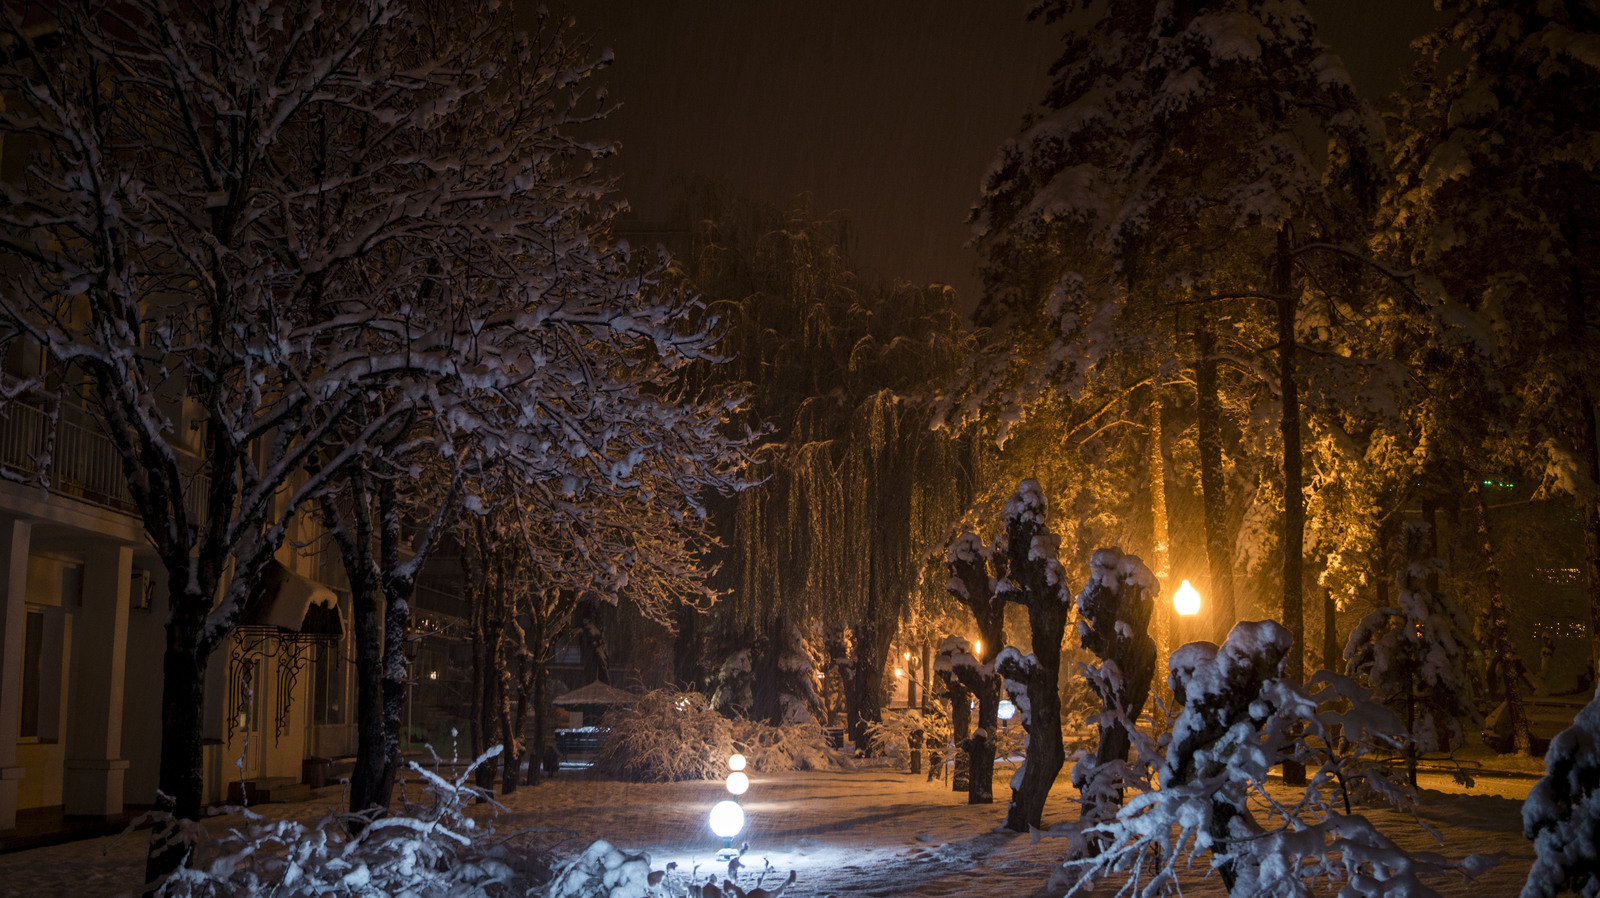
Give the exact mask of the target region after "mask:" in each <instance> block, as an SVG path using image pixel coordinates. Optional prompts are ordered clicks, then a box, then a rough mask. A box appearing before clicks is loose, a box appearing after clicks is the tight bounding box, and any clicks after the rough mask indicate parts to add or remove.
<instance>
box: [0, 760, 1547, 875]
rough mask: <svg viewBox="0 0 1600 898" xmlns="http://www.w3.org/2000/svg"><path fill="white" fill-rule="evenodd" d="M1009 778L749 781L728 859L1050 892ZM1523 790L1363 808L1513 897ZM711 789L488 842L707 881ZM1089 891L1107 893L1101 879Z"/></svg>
mask: <svg viewBox="0 0 1600 898" xmlns="http://www.w3.org/2000/svg"><path fill="white" fill-rule="evenodd" d="M1523 766H1528V767H1532V766H1534V762H1531V761H1525V762H1524V764H1523ZM1539 767H1540V769H1542V765H1539ZM1009 774H1010V771H1009V770H1001V771H1000V772H999V774H998V775H997V777H996V783H995V786H996V789H995V792H996V797H997V798H998V799H999V800H1000V801H1001V802H1002V803H997V804H993V805H981V806H970V805H968V804H966V796H965V794H964V793H960V794H958V793H954V792H951V791H950V787H949V785H948V784H947V783H942V782H939V781H935V782H932V783H929V782H927V781H926V779H925V777H924V776H912V775H909V774H905V773H901V772H897V771H892V770H886V769H882V768H866V769H859V770H853V771H840V772H827V773H816V772H807V773H789V774H782V775H777V776H764V775H755V776H752V777H751V786H750V791H749V793H748V794H746V795H745V797H744V807H745V810H746V812H747V814H748V821H749V822H748V823H747V825H746V831H745V833H744V835H742V836H741V837H740V838H739V839H738V840H736V844H737V843H738V842H743V841H748V842H749V848H748V850H747V852H746V854H745V856H744V858H743V859H742V863H743V865H744V867H745V871H746V874H747V875H746V876H744V877H743V880H744V882H745V885H746V886H747V887H748V886H749V885H750V884H751V883H753V881H754V877H753V876H752V875H749V874H750V873H753V872H754V873H759V871H760V870H761V869H762V868H763V866H764V865H765V864H768V863H770V864H771V865H772V868H773V872H772V874H771V875H769V877H768V880H767V886H768V887H769V888H771V887H772V886H774V885H776V884H777V883H779V882H781V881H782V879H783V877H785V876H787V875H788V871H789V870H791V869H792V870H795V871H797V873H798V879H797V881H796V882H795V884H794V885H793V886H792V887H791V888H790V889H789V890H788V891H787V892H786V893H785V894H786V895H788V896H827V895H839V896H843V895H864V896H900V895H907V896H912V895H923V896H995V895H1015V896H1035V895H1037V896H1044V895H1049V894H1050V893H1049V892H1047V891H1046V889H1045V883H1046V881H1047V880H1048V878H1049V876H1050V873H1051V870H1052V869H1053V868H1054V867H1055V866H1056V864H1057V863H1059V861H1060V860H1061V855H1062V852H1063V851H1064V850H1065V848H1066V842H1065V841H1063V840H1059V839H1049V838H1045V839H1040V840H1037V841H1035V840H1034V839H1032V838H1030V837H1029V836H1026V835H1015V834H1011V833H1006V832H996V831H995V827H996V824H998V822H999V821H1000V819H1001V818H1002V817H1003V815H1004V811H1005V805H1004V804H1003V801H1004V797H1003V796H1007V795H1009V792H1008V790H1007V789H1006V788H1005V779H1006V777H1008V776H1009ZM1532 784H1533V780H1532V779H1531V778H1528V777H1527V776H1521V777H1516V776H1509V777H1494V776H1483V777H1480V779H1479V781H1478V784H1477V786H1476V787H1475V788H1474V789H1472V790H1465V789H1463V788H1462V787H1460V786H1457V785H1455V784H1454V783H1453V782H1452V781H1451V780H1450V778H1449V777H1448V776H1445V775H1442V774H1432V773H1430V774H1424V775H1423V779H1422V786H1423V789H1424V792H1423V795H1422V805H1423V806H1422V808H1421V812H1420V813H1421V816H1422V818H1423V819H1424V820H1425V821H1427V822H1428V823H1429V824H1430V825H1431V826H1433V827H1434V828H1435V829H1437V830H1438V831H1439V832H1440V834H1441V835H1442V836H1443V838H1444V846H1443V847H1442V848H1439V847H1437V845H1436V843H1434V841H1433V839H1432V838H1431V837H1430V836H1428V835H1427V834H1426V833H1425V832H1423V831H1421V830H1420V829H1418V827H1417V826H1416V824H1415V823H1412V822H1411V821H1410V820H1409V819H1407V818H1405V817H1403V816H1400V815H1395V814H1386V813H1378V812H1374V813H1371V814H1370V816H1372V818H1373V820H1374V822H1376V823H1378V825H1379V826H1380V827H1382V828H1384V829H1385V830H1386V831H1387V832H1388V833H1389V834H1390V835H1392V836H1394V837H1395V838H1396V839H1397V840H1399V841H1400V842H1401V843H1402V844H1404V845H1406V846H1407V847H1410V848H1415V849H1422V850H1441V851H1443V852H1445V853H1446V854H1449V855H1452V856H1461V855H1464V854H1467V853H1469V852H1474V851H1486V852H1495V851H1502V852H1505V853H1506V857H1505V858H1504V859H1503V860H1502V861H1501V863H1500V866H1499V867H1498V868H1496V869H1495V870H1493V871H1491V872H1490V873H1488V874H1487V875H1485V876H1483V877H1481V878H1480V879H1479V880H1477V881H1476V882H1474V883H1471V884H1464V883H1462V882H1460V881H1455V882H1451V881H1440V882H1437V883H1435V888H1437V889H1438V890H1439V891H1440V893H1441V894H1443V895H1447V896H1473V898H1480V896H1481V898H1487V896H1509V895H1515V894H1517V892H1518V891H1519V889H1520V886H1521V883H1522V880H1523V878H1524V877H1525V876H1526V875H1527V871H1528V868H1529V865H1530V864H1531V863H1532V858H1533V852H1532V849H1531V847H1530V845H1529V843H1527V842H1526V841H1524V840H1523V838H1522V836H1521V820H1520V816H1519V814H1520V808H1521V801H1522V798H1523V797H1524V796H1525V795H1526V794H1527V792H1528V789H1529V788H1530V787H1531V785H1532ZM339 797H340V793H339V790H338V789H337V788H333V789H325V790H320V791H319V793H318V796H317V798H316V799H314V800H313V801H310V802H302V803H299V804H293V805H269V806H266V807H264V808H262V809H261V810H262V811H263V812H265V813H267V814H268V815H269V816H273V817H278V816H290V815H292V816H296V817H301V818H305V819H311V818H315V817H317V816H319V815H321V814H322V813H325V812H326V811H327V810H328V809H329V808H330V807H333V806H336V805H337V804H338V802H339ZM722 797H725V793H724V791H723V788H722V785H721V783H719V782H692V783H675V784H631V783H619V782H610V781H604V780H598V779H593V778H591V777H589V776H588V775H587V774H586V773H575V772H572V771H563V772H562V773H561V774H560V776H559V777H558V778H557V779H555V780H554V781H547V782H545V783H544V784H542V785H540V786H538V787H536V788H532V789H529V788H524V789H521V790H519V791H518V792H517V793H516V794H515V795H513V796H511V797H510V799H508V800H506V807H505V809H504V810H501V811H499V812H498V817H497V819H496V820H495V822H494V826H495V831H496V837H497V838H502V839H507V840H508V843H507V845H508V847H511V848H515V849H516V850H517V851H519V852H527V853H532V852H536V851H539V850H540V846H549V847H557V848H559V849H560V850H562V851H564V852H577V851H580V850H582V849H583V848H584V847H585V846H587V845H588V844H589V842H590V841H592V840H594V839H598V838H604V839H607V840H609V841H611V842H612V843H613V844H615V845H616V846H617V847H618V848H621V849H623V850H626V851H630V852H645V853H647V854H648V855H649V856H650V861H651V864H652V866H654V867H656V868H658V869H659V868H661V867H663V866H664V865H665V864H667V863H668V862H676V863H677V864H678V865H679V869H680V870H695V869H698V872H699V874H700V876H701V878H704V876H705V875H706V874H708V873H716V874H717V875H718V877H719V881H720V877H721V876H722V875H724V874H725V873H726V869H727V865H726V864H724V863H719V862H717V861H716V860H715V858H714V855H715V853H716V850H717V848H718V847H720V844H721V843H720V841H719V840H717V839H716V838H715V837H714V836H712V834H711V833H710V832H709V830H708V829H707V824H706V813H707V811H708V810H709V809H710V807H711V805H712V804H713V803H714V802H715V801H717V800H719V799H720V798H722ZM1075 797H1076V793H1075V792H1074V791H1073V790H1072V788H1071V786H1070V784H1068V783H1067V782H1066V781H1065V779H1064V778H1063V780H1062V781H1060V782H1058V784H1057V787H1056V789H1055V791H1054V792H1052V797H1051V801H1050V804H1049V805H1048V806H1047V808H1046V812H1045V824H1046V825H1047V826H1048V825H1050V824H1052V823H1056V822H1060V821H1063V820H1070V819H1071V818H1073V817H1074V816H1075V815H1076V805H1075V802H1074V801H1073V800H1072V799H1074V798H1075ZM484 810H485V811H486V812H487V810H488V809H487V808H486V807H485V808H484ZM231 822H237V818H230V817H221V818H217V819H216V820H215V821H213V823H212V825H213V826H216V827H218V828H221V827H226V826H228V825H229V824H230V823H231ZM141 836H142V834H137V835H135V836H130V837H128V838H124V839H121V840H117V839H112V838H105V839H95V840H90V841H85V842H78V843H74V844H70V845H60V846H55V847H50V848H41V849H36V850H33V851H25V852H18V853H15V854H9V855H0V894H3V895H7V896H10V895H19V896H21V895H26V896H28V898H101V896H112V895H117V894H125V893H128V892H129V891H130V890H132V889H133V888H134V887H135V886H136V885H137V884H138V879H139V875H140V873H141V872H142V870H143V863H144V849H145V845H144V840H143V838H142V837H141ZM1094 894H1096V895H1109V894H1111V891H1110V890H1109V889H1106V888H1102V889H1101V890H1100V891H1097V892H1095V893H1094ZM1185 894H1186V895H1195V896H1213V895H1222V894H1224V892H1223V889H1222V886H1221V884H1220V883H1219V882H1217V880H1216V877H1214V876H1213V877H1210V878H1209V879H1207V878H1206V877H1205V871H1204V870H1203V869H1196V870H1195V871H1194V875H1193V886H1192V887H1186V888H1185Z"/></svg>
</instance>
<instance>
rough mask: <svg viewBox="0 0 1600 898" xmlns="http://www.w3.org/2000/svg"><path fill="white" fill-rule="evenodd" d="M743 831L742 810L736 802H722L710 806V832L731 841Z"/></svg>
mask: <svg viewBox="0 0 1600 898" xmlns="http://www.w3.org/2000/svg"><path fill="white" fill-rule="evenodd" d="M741 829H744V808H741V807H739V803H738V802H737V801H728V800H723V801H719V802H717V803H716V804H714V805H712V806H711V831H712V832H714V833H716V834H717V835H718V836H719V837H721V838H724V839H731V838H733V837H734V836H737V835H738V834H739V830H741Z"/></svg>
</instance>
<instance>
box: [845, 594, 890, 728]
mask: <svg viewBox="0 0 1600 898" xmlns="http://www.w3.org/2000/svg"><path fill="white" fill-rule="evenodd" d="M852 633H853V635H854V636H855V639H853V640H852V641H851V643H852V644H851V647H850V648H851V655H852V657H851V659H850V661H851V677H850V679H849V680H847V681H846V688H847V690H848V691H849V692H851V693H853V694H854V701H847V702H846V707H847V708H850V707H852V706H853V709H854V715H853V716H852V717H848V718H847V721H848V725H849V728H850V738H851V740H852V741H854V742H855V744H856V751H857V752H859V753H860V754H861V755H862V756H865V755H867V754H868V753H869V750H870V748H871V738H870V737H869V735H868V733H867V726H868V724H874V723H882V722H883V668H884V662H885V660H886V658H887V656H888V653H889V649H888V646H886V645H880V644H879V642H880V640H879V634H878V627H877V626H876V625H875V624H871V623H866V624H857V625H856V626H855V627H853V628H852Z"/></svg>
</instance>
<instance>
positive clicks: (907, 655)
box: [901, 652, 911, 661]
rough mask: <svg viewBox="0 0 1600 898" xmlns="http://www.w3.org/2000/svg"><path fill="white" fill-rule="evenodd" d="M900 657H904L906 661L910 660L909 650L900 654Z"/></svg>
mask: <svg viewBox="0 0 1600 898" xmlns="http://www.w3.org/2000/svg"><path fill="white" fill-rule="evenodd" d="M901 657H902V658H904V659H905V660H907V661H910V660H911V653H910V652H906V653H904V654H902V655H901Z"/></svg>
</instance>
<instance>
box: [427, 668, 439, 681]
mask: <svg viewBox="0 0 1600 898" xmlns="http://www.w3.org/2000/svg"><path fill="white" fill-rule="evenodd" d="M428 679H430V680H437V679H439V672H438V671H437V670H430V671H428Z"/></svg>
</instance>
